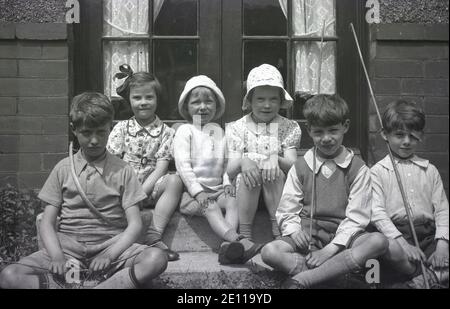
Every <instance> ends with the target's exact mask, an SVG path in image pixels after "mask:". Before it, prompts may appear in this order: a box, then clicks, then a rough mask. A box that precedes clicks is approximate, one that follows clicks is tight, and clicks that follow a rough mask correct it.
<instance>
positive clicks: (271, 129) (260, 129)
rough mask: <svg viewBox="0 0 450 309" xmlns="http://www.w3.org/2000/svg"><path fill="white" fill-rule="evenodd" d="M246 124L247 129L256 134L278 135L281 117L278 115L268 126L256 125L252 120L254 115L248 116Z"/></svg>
mask: <svg viewBox="0 0 450 309" xmlns="http://www.w3.org/2000/svg"><path fill="white" fill-rule="evenodd" d="M245 122H246V124H247V129H248V130H249V131H251V132H253V133H255V134H264V133H266V134H268V133H270V134H272V135H273V134H276V133H277V132H278V128H279V125H278V124H280V123H281V116H280V115H279V114H277V115H276V116H275V118H273V119H272V121H271V122H270V123H269V124H268V125H267V124H264V123H256V122H255V121H254V120H253V118H252V113H249V114H247V116H246V119H245Z"/></svg>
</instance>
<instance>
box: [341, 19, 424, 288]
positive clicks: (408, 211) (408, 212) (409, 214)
mask: <svg viewBox="0 0 450 309" xmlns="http://www.w3.org/2000/svg"><path fill="white" fill-rule="evenodd" d="M350 28H351V30H352V33H353V37H354V39H355V43H356V47H357V49H358V54H359V59H360V60H361V65H362V67H363V70H364V74H365V76H366V80H367V84H368V86H369V91H370V96H371V97H372V101H373V104H374V107H375V110H376V112H377V116H378V120H379V122H380V126H381V129H383V122H382V119H381V114H380V110H379V109H378V104H377V101H376V98H375V94H374V92H373V88H372V84H371V82H370V78H369V74H368V73H367V69H366V65H365V63H364V58H363V56H362V53H361V47H360V46H359V42H358V37H357V36H356V31H355V27H353V24H352V23H350ZM385 142H386V148H387V149H388V152H389V158H390V159H391V163H392V167H393V169H394V173H395V177H396V178H397V184H398V187H399V188H400V194H401V195H402V199H403V205H404V206H405V210H406V216H407V217H408V222H409V228H410V229H411V234H412V236H413V240H414V245H415V246H416V247H417V248H419V249H420V246H419V241H418V239H417V234H416V231H415V229H414V223H413V219H412V210H411V204H410V203H409V201H408V197H407V195H406V193H405V189H404V187H403V183H402V179H401V177H400V173H399V171H398V168H397V166H396V165H395V160H394V156H393V155H392V150H391V147H390V146H389V143H388V141H387V140H385ZM420 267H421V270H422V275H423V279H424V281H425V288H427V289H429V288H430V285H429V283H428V280H427V275H426V271H425V265H424V263H423V261H420Z"/></svg>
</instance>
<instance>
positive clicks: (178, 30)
mask: <svg viewBox="0 0 450 309" xmlns="http://www.w3.org/2000/svg"><path fill="white" fill-rule="evenodd" d="M153 19H154V34H156V35H197V0H154V1H153Z"/></svg>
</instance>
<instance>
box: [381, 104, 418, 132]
mask: <svg viewBox="0 0 450 309" xmlns="http://www.w3.org/2000/svg"><path fill="white" fill-rule="evenodd" d="M382 123H383V128H384V130H385V131H386V132H387V133H390V132H392V131H394V130H405V129H406V130H414V131H419V132H423V130H424V128H425V114H424V112H423V111H422V109H421V108H419V107H418V106H417V105H416V104H415V103H413V102H408V101H406V100H397V101H394V102H392V103H390V104H389V105H388V106H387V107H386V109H385V110H384V113H383V116H382Z"/></svg>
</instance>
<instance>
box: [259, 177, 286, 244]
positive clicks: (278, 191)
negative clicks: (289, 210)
mask: <svg viewBox="0 0 450 309" xmlns="http://www.w3.org/2000/svg"><path fill="white" fill-rule="evenodd" d="M285 181H286V176H285V175H284V173H283V172H281V175H280V177H278V178H277V179H276V180H275V181H274V182H267V183H264V184H263V189H262V191H263V197H264V203H265V204H266V208H267V211H268V212H269V216H270V223H271V226H272V235H273V237H274V238H277V237H279V236H280V229H279V227H278V223H277V219H276V218H275V212H276V211H277V208H278V204H279V203H280V199H281V195H282V193H283V187H284V183H285Z"/></svg>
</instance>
